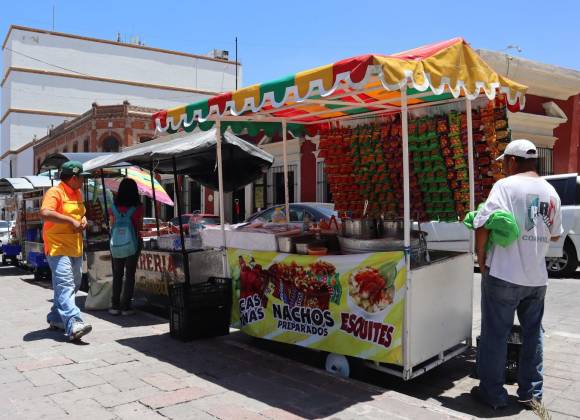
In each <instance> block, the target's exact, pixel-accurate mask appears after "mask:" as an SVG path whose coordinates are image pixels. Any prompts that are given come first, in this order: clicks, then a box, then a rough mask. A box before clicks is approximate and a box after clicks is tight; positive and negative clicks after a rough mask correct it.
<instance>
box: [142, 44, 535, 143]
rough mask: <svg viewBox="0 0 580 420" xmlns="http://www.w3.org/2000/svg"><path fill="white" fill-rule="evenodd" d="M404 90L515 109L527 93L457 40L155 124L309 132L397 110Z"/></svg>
mask: <svg viewBox="0 0 580 420" xmlns="http://www.w3.org/2000/svg"><path fill="white" fill-rule="evenodd" d="M405 84H408V88H407V94H408V95H409V102H408V103H409V105H410V106H414V105H420V104H422V103H429V104H432V103H433V102H441V101H449V100H452V99H454V98H458V97H460V96H466V97H468V98H470V99H475V98H476V97H478V96H479V95H480V94H481V93H484V94H485V95H486V96H487V97H488V98H489V99H494V98H495V97H496V94H497V92H498V91H499V92H500V93H502V94H504V95H505V98H506V100H507V102H508V104H509V105H510V107H511V108H512V109H514V110H519V108H520V107H523V105H524V100H525V91H526V89H527V87H526V86H524V85H521V84H519V83H516V82H514V81H512V80H509V79H507V78H505V77H503V76H501V75H500V74H498V73H496V72H495V71H494V70H493V69H492V68H491V67H490V66H489V65H488V64H487V63H486V62H485V61H483V59H482V58H481V57H480V56H479V55H478V54H477V53H476V52H475V51H474V50H473V49H472V48H471V47H470V46H469V45H468V44H467V43H466V42H465V41H464V40H463V39H462V38H454V39H451V40H448V41H444V42H439V43H436V44H432V45H428V46H424V47H420V48H416V49H413V50H409V51H405V52H402V53H398V54H393V55H376V54H369V55H362V56H358V57H352V58H348V59H346V60H342V61H339V62H336V63H333V64H329V65H326V66H322V67H317V68H314V69H311V70H307V71H302V72H299V73H296V74H293V75H290V76H287V77H284V78H282V79H278V80H274V81H271V82H267V83H262V84H259V85H253V86H248V87H245V88H242V89H239V90H237V91H235V92H227V93H223V94H220V95H217V96H214V97H212V98H209V99H204V100H202V101H199V102H195V103H192V104H189V105H185V106H180V107H177V108H172V109H169V110H165V111H160V112H157V113H156V114H154V115H153V120H154V121H155V123H156V126H157V129H158V130H160V131H169V132H174V131H176V130H179V129H180V128H183V129H184V130H186V131H192V130H193V129H194V128H196V127H200V128H201V129H202V130H207V129H209V128H211V127H212V126H213V120H215V119H217V118H220V119H223V120H224V122H223V123H222V126H230V127H231V128H232V129H233V130H234V131H235V132H239V131H240V130H242V129H244V128H248V127H250V128H252V129H256V128H257V127H261V126H263V127H266V126H270V129H272V127H275V126H276V124H272V123H276V122H281V121H283V120H284V121H286V122H287V123H288V124H289V125H288V129H290V130H292V128H293V127H292V126H291V124H297V125H298V126H300V127H303V126H304V125H313V124H322V123H325V122H329V121H332V120H335V119H340V118H343V117H344V118H352V117H353V116H357V115H361V116H362V115H365V114H366V115H369V114H372V113H376V112H381V111H382V112H388V111H393V112H394V111H398V110H399V108H400V88H401V87H403V86H404V85H405ZM242 121H243V122H242ZM248 121H250V124H249V125H248V123H247V122H248ZM262 123H265V124H262ZM278 126H279V125H278Z"/></svg>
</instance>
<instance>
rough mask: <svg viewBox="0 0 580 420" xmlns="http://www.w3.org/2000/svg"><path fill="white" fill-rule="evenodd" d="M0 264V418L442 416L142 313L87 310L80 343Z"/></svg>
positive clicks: (32, 288)
mask: <svg viewBox="0 0 580 420" xmlns="http://www.w3.org/2000/svg"><path fill="white" fill-rule="evenodd" d="M30 278H31V276H28V275H23V274H22V272H19V271H17V270H15V269H9V268H2V269H0V307H2V312H1V313H0V331H1V332H2V334H1V336H0V418H1V419H10V420H14V419H27V420H30V419H40V418H42V419H64V418H71V419H91V420H100V419H139V420H150V419H151V420H152V419H165V418H169V419H202V420H203V419H215V418H218V419H224V420H225V419H262V420H264V419H298V418H301V417H302V418H325V417H328V418H333V419H371V418H373V419H374V418H376V419H378V418H381V419H399V418H401V419H411V418H412V419H440V418H442V419H445V418H451V419H456V418H467V417H466V416H463V415H462V414H461V413H457V412H453V411H451V410H448V409H446V408H443V407H440V406H438V405H436V404H433V403H430V402H424V401H421V400H418V399H415V398H412V397H409V396H406V395H403V394H401V393H398V392H395V391H386V390H384V389H381V388H379V387H375V386H373V385H369V384H366V383H363V382H359V381H355V380H342V379H339V378H336V377H333V376H330V375H328V374H327V373H326V372H324V371H322V370H319V369H314V368H312V367H309V366H307V365H304V364H301V363H298V362H295V361H292V360H288V359H286V358H282V357H280V356H277V355H275V354H273V353H270V352H265V351H263V350H259V349H257V348H256V347H255V346H252V345H251V344H248V340H247V339H246V338H242V336H241V334H232V335H230V336H228V337H222V338H219V339H213V340H202V341H195V342H191V343H181V342H177V341H175V340H172V339H171V338H170V337H169V335H168V326H167V323H166V321H164V320H162V319H160V318H157V317H155V316H153V315H149V314H146V313H138V314H137V315H136V316H134V317H123V318H119V317H112V316H109V315H108V314H105V313H103V312H92V313H90V314H87V315H86V320H87V321H88V322H90V323H92V324H93V327H94V329H93V332H92V333H91V334H90V335H88V336H87V337H86V340H85V341H86V344H85V345H75V344H72V343H69V342H67V341H65V340H64V338H63V337H62V335H61V334H60V333H59V332H54V331H50V330H47V328H46V327H47V326H46V324H45V322H44V320H45V316H46V312H47V310H48V309H49V306H50V302H49V299H50V298H51V294H52V291H51V290H49V289H46V288H42V287H40V286H39V285H36V284H31V283H28V282H26V281H23V280H22V279H30Z"/></svg>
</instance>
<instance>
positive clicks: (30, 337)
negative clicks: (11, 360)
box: [22, 328, 68, 343]
mask: <svg viewBox="0 0 580 420" xmlns="http://www.w3.org/2000/svg"><path fill="white" fill-rule="evenodd" d="M22 340H23V341H40V340H52V341H56V342H61V343H62V342H65V341H68V340H67V338H66V337H65V335H64V333H63V332H62V331H61V330H53V329H50V328H45V329H42V330H36V331H31V332H29V333H26V334H25V335H24V337H22Z"/></svg>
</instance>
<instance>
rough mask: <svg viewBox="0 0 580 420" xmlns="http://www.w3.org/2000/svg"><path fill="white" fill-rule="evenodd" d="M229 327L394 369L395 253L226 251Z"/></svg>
mask: <svg viewBox="0 0 580 420" xmlns="http://www.w3.org/2000/svg"><path fill="white" fill-rule="evenodd" d="M228 259H229V267H230V275H231V277H232V280H233V286H234V300H233V301H234V307H233V321H234V326H237V327H239V328H241V329H242V331H244V332H245V333H247V334H249V335H252V336H255V337H260V338H264V339H268V340H274V341H279V342H283V343H290V344H294V345H298V346H302V347H308V348H312V349H317V350H323V351H328V352H333V353H339V354H344V355H348V356H355V357H360V358H363V359H368V360H374V361H378V362H384V363H391V364H398V365H402V363H403V359H402V357H403V356H402V347H401V342H402V333H403V314H404V305H405V300H404V296H405V293H404V287H405V281H406V275H405V259H404V255H403V253H402V252H376V253H370V254H357V255H330V256H309V255H294V254H282V253H276V252H260V251H246V250H243V249H229V250H228Z"/></svg>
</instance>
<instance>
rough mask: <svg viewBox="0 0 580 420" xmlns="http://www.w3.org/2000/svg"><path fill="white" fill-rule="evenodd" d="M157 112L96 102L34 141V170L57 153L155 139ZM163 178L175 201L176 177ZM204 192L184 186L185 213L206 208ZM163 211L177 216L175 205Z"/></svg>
mask: <svg viewBox="0 0 580 420" xmlns="http://www.w3.org/2000/svg"><path fill="white" fill-rule="evenodd" d="M156 111H158V109H154V108H145V107H139V106H134V105H131V104H130V103H129V102H127V101H125V102H124V103H122V104H120V105H98V104H96V103H93V105H92V107H91V109H89V110H88V111H87V112H85V113H83V114H82V115H80V116H79V117H76V118H74V119H72V120H70V121H66V122H63V123H61V124H60V125H58V126H56V127H54V128H52V129H50V130H49V132H48V134H47V135H46V136H44V137H42V138H40V139H36V140H35V141H34V144H33V146H32V149H33V155H34V173H37V172H39V171H41V170H42V169H43V168H42V167H41V165H42V162H43V161H44V159H46V158H47V157H48V156H50V155H52V154H54V153H76V152H118V151H120V150H121V149H123V148H125V147H129V146H133V145H136V144H140V143H145V142H147V141H149V140H151V139H152V138H153V137H154V136H155V127H154V124H153V122H152V120H151V115H153V113H155V112H156ZM159 181H160V182H161V183H162V185H163V186H164V188H165V190H166V191H167V193H168V194H169V195H170V196H172V197H174V201H175V194H176V190H175V187H174V185H173V177H172V176H163V177H160V178H159ZM203 193H204V191H203V188H202V187H201V186H200V185H198V184H197V183H195V182H191V181H189V182H187V183H186V184H185V185H184V191H183V194H184V200H183V202H184V203H185V209H184V210H185V212H191V211H194V210H202V194H203ZM210 193H211V192H210ZM144 201H145V210H146V211H145V214H146V216H152V215H153V210H152V207H151V200H149V199H147V198H146V199H145V200H144ZM159 210H160V216H161V218H162V219H164V220H168V219H171V218H172V217H174V215H175V211H174V208H173V207H172V206H165V205H161V206H160V208H159ZM212 210H213V209H212Z"/></svg>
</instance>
